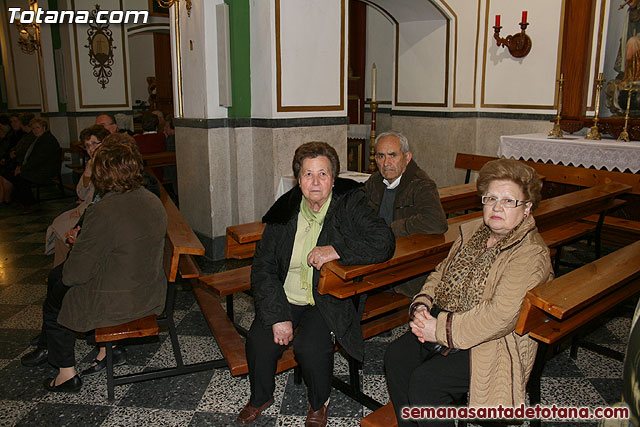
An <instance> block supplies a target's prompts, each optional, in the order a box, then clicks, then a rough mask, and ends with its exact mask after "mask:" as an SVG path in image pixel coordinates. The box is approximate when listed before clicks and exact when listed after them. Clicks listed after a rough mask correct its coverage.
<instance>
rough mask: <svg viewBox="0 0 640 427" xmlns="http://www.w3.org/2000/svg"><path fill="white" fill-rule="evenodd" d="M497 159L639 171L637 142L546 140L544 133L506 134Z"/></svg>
mask: <svg viewBox="0 0 640 427" xmlns="http://www.w3.org/2000/svg"><path fill="white" fill-rule="evenodd" d="M498 156H501V157H507V158H509V157H512V158H515V159H524V160H528V159H532V160H534V161H542V162H547V161H549V160H550V161H551V162H552V163H554V164H559V163H561V164H563V165H565V166H583V167H585V168H589V167H594V168H596V169H602V168H606V169H607V170H613V169H614V168H618V170H619V171H621V172H624V171H625V170H626V169H629V170H631V171H632V172H633V173H638V172H640V142H639V141H631V142H618V141H616V140H614V139H602V140H600V141H594V140H590V139H584V137H580V136H575V135H567V136H565V137H564V138H562V139H555V138H554V139H551V138H547V135H546V134H543V133H535V134H527V135H510V136H501V137H500V149H499V150H498Z"/></svg>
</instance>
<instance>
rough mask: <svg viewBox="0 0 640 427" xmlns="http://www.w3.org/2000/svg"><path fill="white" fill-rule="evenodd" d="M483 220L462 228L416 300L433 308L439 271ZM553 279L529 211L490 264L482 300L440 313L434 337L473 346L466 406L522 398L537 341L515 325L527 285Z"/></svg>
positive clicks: (520, 400)
mask: <svg viewBox="0 0 640 427" xmlns="http://www.w3.org/2000/svg"><path fill="white" fill-rule="evenodd" d="M481 225H482V219H479V220H477V221H472V222H469V223H466V224H463V225H462V226H461V227H460V237H458V239H457V240H456V241H455V242H454V244H453V246H452V248H451V250H450V251H449V255H448V256H447V258H446V259H445V260H444V261H442V262H441V263H440V264H439V265H438V266H437V267H436V269H435V271H434V272H433V273H432V274H431V275H430V276H429V278H428V279H427V281H426V283H425V285H424V287H423V288H422V291H421V292H420V293H419V294H418V295H416V297H415V298H414V302H415V303H423V304H426V305H427V307H431V305H432V302H431V301H432V298H433V296H434V294H435V287H436V285H437V284H438V283H439V282H440V279H441V277H442V274H443V272H444V271H445V270H446V269H447V267H448V265H449V264H450V263H451V261H452V259H453V256H454V255H455V254H456V252H458V250H459V249H460V248H461V246H462V245H463V244H464V243H466V242H468V241H469V239H470V238H471V236H472V235H473V233H475V231H476V230H477V229H478V228H479V227H480V226H481ZM552 278H553V269H552V266H551V259H550V257H549V248H548V247H547V245H546V244H545V243H544V240H542V237H541V236H540V234H539V233H538V229H537V228H536V226H535V221H534V219H533V217H531V216H529V217H528V218H526V219H525V220H524V223H523V224H522V226H521V227H520V229H519V230H518V231H517V232H516V233H515V234H514V235H513V236H512V237H511V238H510V242H508V243H507V245H505V246H504V248H503V249H502V251H501V253H500V254H499V255H498V258H497V259H496V261H495V262H494V264H493V266H492V267H491V269H490V271H489V274H488V276H487V282H486V287H485V292H484V295H483V297H482V300H481V301H480V303H479V304H478V305H477V306H476V307H474V308H472V309H471V310H469V311H466V312H461V313H446V312H442V313H440V314H439V315H438V323H437V327H436V338H437V340H438V342H439V343H440V344H442V345H446V346H449V347H453V348H459V349H471V367H470V368H471V381H470V385H469V406H497V405H499V404H502V405H503V406H517V405H520V404H521V403H524V399H525V387H526V384H527V380H528V379H529V374H530V373H531V369H532V368H533V362H534V361H535V357H536V349H537V343H536V342H535V341H534V340H533V339H531V338H529V335H525V336H520V335H518V334H516V333H515V332H514V328H515V325H516V321H517V320H518V316H519V313H520V307H521V305H522V300H523V299H524V296H525V294H526V292H527V290H529V289H532V288H534V287H536V286H538V285H540V284H542V283H545V282H547V281H549V280H551V279H552Z"/></svg>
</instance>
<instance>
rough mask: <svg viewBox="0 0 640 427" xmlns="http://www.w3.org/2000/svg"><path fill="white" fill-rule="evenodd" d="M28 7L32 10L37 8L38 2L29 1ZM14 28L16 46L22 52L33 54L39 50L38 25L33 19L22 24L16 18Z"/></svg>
mask: <svg viewBox="0 0 640 427" xmlns="http://www.w3.org/2000/svg"><path fill="white" fill-rule="evenodd" d="M29 8H30V9H31V10H33V11H36V10H38V2H37V1H33V0H31V1H29ZM16 28H17V29H18V46H20V50H21V51H22V52H24V53H26V54H28V55H33V54H34V53H35V52H37V51H39V50H40V25H38V24H37V23H36V20H35V19H34V20H33V22H31V23H29V24H23V23H22V22H20V20H18V22H17V23H16Z"/></svg>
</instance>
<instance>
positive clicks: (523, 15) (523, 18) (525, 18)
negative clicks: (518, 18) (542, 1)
mask: <svg viewBox="0 0 640 427" xmlns="http://www.w3.org/2000/svg"><path fill="white" fill-rule="evenodd" d="M522 22H523V23H525V24H526V22H527V11H526V10H523V11H522Z"/></svg>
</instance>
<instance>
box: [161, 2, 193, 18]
mask: <svg viewBox="0 0 640 427" xmlns="http://www.w3.org/2000/svg"><path fill="white" fill-rule="evenodd" d="M156 2H157V3H158V5H159V6H160V7H163V8H165V9H169V8H170V7H171V6H173V5H174V4H178V3H179V2H180V0H156ZM185 3H186V4H185V7H186V9H187V16H188V17H189V18H191V8H192V7H193V5H192V4H191V0H186V2H185ZM178 7H179V6H176V8H178Z"/></svg>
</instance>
